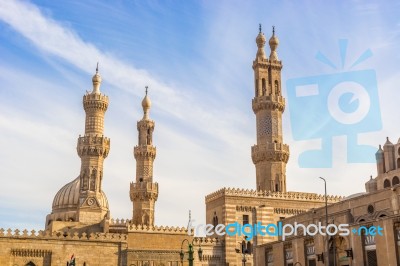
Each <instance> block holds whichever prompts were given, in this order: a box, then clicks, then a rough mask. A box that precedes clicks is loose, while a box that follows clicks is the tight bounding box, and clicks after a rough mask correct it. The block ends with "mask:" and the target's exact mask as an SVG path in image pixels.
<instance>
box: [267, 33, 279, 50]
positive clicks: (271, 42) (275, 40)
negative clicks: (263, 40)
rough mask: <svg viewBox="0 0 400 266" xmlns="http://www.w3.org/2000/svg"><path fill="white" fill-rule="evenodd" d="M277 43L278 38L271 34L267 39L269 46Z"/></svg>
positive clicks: (274, 45)
mask: <svg viewBox="0 0 400 266" xmlns="http://www.w3.org/2000/svg"><path fill="white" fill-rule="evenodd" d="M278 45H279V39H278V38H277V37H276V36H275V34H273V35H272V36H271V38H270V39H269V46H270V47H271V49H272V47H275V48H276V47H277V46H278Z"/></svg>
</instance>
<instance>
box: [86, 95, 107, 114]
mask: <svg viewBox="0 0 400 266" xmlns="http://www.w3.org/2000/svg"><path fill="white" fill-rule="evenodd" d="M107 107H108V96H106V95H104V94H100V93H88V94H86V95H84V96H83V108H84V109H85V111H88V110H97V109H100V110H102V111H104V112H105V111H106V110H107Z"/></svg>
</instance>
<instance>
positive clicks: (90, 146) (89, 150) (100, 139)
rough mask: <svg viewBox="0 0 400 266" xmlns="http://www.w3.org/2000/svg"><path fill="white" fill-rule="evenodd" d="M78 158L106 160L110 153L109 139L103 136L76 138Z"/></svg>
mask: <svg viewBox="0 0 400 266" xmlns="http://www.w3.org/2000/svg"><path fill="white" fill-rule="evenodd" d="M76 150H77V152H78V155H79V157H82V156H98V157H103V158H106V157H107V156H108V152H109V151H110V139H109V138H106V137H104V136H97V135H96V136H91V135H86V136H83V137H79V138H78V145H77V147H76Z"/></svg>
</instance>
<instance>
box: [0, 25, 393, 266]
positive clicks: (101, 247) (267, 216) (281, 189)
mask: <svg viewBox="0 0 400 266" xmlns="http://www.w3.org/2000/svg"><path fill="white" fill-rule="evenodd" d="M266 42H267V39H266V37H265V35H264V33H263V32H262V31H261V27H260V30H259V33H258V35H257V37H256V44H257V53H256V56H255V59H254V61H253V64H252V68H253V70H254V98H253V99H252V109H253V111H254V114H255V116H256V127H257V130H256V132H257V135H256V144H255V145H254V146H253V147H251V157H252V160H253V163H254V165H255V168H256V177H255V186H254V190H248V189H241V188H221V189H219V190H217V191H215V192H212V193H210V194H208V195H206V196H205V204H206V222H207V223H211V224H213V225H217V224H224V225H227V224H231V223H234V222H238V223H240V224H243V225H245V224H256V223H258V222H261V223H262V224H277V223H278V222H282V223H291V222H294V221H305V222H308V223H310V221H324V219H325V218H326V216H324V212H323V210H324V208H323V207H324V206H325V201H326V202H327V203H328V204H329V208H330V210H329V213H330V214H331V216H332V217H331V216H330V217H329V218H330V219H332V218H335V222H337V221H339V220H340V219H348V220H343V221H347V222H349V223H350V224H352V226H353V227H355V226H356V225H357V224H358V223H363V224H364V223H368V224H375V223H379V224H382V226H392V227H393V226H397V224H398V223H399V222H398V221H400V217H399V214H398V211H399V203H398V201H399V194H400V192H398V191H397V189H396V188H397V187H399V185H398V183H399V179H398V177H397V179H396V178H395V177H392V175H393V174H395V173H397V171H398V169H400V168H399V165H400V163H399V162H400V159H399V158H397V157H400V155H398V154H400V153H398V152H397V150H398V149H399V145H400V144H396V145H393V144H390V143H388V142H387V144H385V146H384V149H383V150H382V149H379V151H378V153H377V161H378V177H377V178H376V179H371V180H370V181H368V182H367V193H365V194H362V195H359V196H358V197H355V198H354V197H353V198H342V197H338V196H327V197H326V198H325V197H324V196H321V195H318V194H315V193H305V192H290V191H287V190H286V185H287V184H286V164H287V162H288V160H289V156H290V151H289V146H288V145H286V144H285V143H284V141H283V132H282V114H283V112H284V110H285V99H284V97H283V96H282V87H281V86H282V81H281V70H282V61H281V60H279V57H278V53H277V48H278V45H279V40H278V38H277V36H276V34H275V30H273V32H272V36H271V37H270V39H269V42H268V44H269V47H270V49H269V56H267V54H266V52H265V44H266ZM92 82H93V89H92V91H91V92H87V93H86V94H85V95H84V96H83V108H84V110H85V113H86V119H85V132H84V134H83V135H82V136H79V137H78V141H77V153H78V155H79V157H80V158H81V168H80V170H79V174H78V176H77V177H76V178H75V179H73V180H72V181H70V182H69V183H67V184H66V185H64V186H63V187H62V188H61V189H60V190H59V191H58V192H57V193H56V194H55V197H54V200H53V203H52V209H51V212H50V213H49V214H48V215H47V216H46V218H45V228H44V230H42V231H39V232H36V231H34V230H32V231H27V230H15V231H12V230H5V229H0V265H10V266H26V265H30V266H32V265H36V266H39V265H43V266H49V265H66V264H67V263H70V262H72V260H71V256H72V255H73V256H74V259H73V260H74V262H75V265H79V266H81V265H85V266H88V265H109V266H115V265H118V266H120V265H121V266H178V265H180V264H182V265H203V266H206V265H210V266H211V265H212V266H219V265H221V266H222V265H229V266H235V265H236V266H238V265H247V266H251V265H268V266H271V265H296V264H294V263H297V262H298V263H300V265H310V266H312V265H326V264H324V262H322V260H321V258H323V257H326V255H327V254H328V253H329V252H331V253H332V252H333V250H335V249H336V250H337V252H336V253H335V255H334V254H333V253H332V255H331V256H330V257H331V258H333V256H336V257H338V259H340V258H341V257H340V256H342V255H343V254H344V253H345V251H344V250H346V248H347V249H349V248H350V247H351V246H352V245H353V244H354V243H356V242H357V241H358V242H357V243H358V244H360V243H361V242H362V241H361V240H359V238H360V237H359V238H357V237H356V236H352V238H351V239H350V238H348V239H347V238H346V239H344V240H341V241H342V242H341V243H345V245H344V246H343V247H342V246H340V245H339V244H337V245H336V246H335V245H333V244H330V246H331V249H329V248H328V249H327V250H330V251H329V252H327V253H325V254H324V250H325V249H326V245H325V246H324V241H323V239H322V238H321V236H315V237H311V238H310V237H297V238H296V237H293V238H289V240H286V241H283V240H282V239H281V238H279V237H276V236H268V235H265V236H262V235H258V236H254V237H253V238H252V239H251V240H250V239H248V238H246V237H243V236H239V235H236V236H228V235H224V236H218V235H213V236H211V237H194V236H193V235H192V234H191V232H188V229H187V228H180V227H169V226H162V225H156V224H155V222H154V221H155V211H154V210H155V208H154V206H155V204H156V201H157V198H158V192H159V189H162V187H159V185H158V183H157V182H156V181H157V180H155V179H154V178H153V166H154V162H155V158H156V154H157V149H156V147H155V146H154V143H153V133H154V132H155V130H156V123H155V121H153V120H152V119H151V115H150V110H151V106H152V104H151V101H150V96H149V95H148V93H147V88H146V95H145V97H144V99H143V101H142V107H143V117H142V118H141V119H140V120H139V121H138V122H137V130H138V143H137V145H136V146H135V147H134V158H135V160H136V179H135V180H134V181H133V182H131V183H130V187H129V195H130V200H131V201H132V206H133V207H132V217H131V219H129V220H123V219H121V220H119V219H111V218H110V217H111V216H110V209H109V205H108V201H107V197H106V194H105V193H104V192H103V190H102V188H103V187H102V181H103V178H107V176H103V163H104V160H105V159H106V158H107V155H108V153H109V150H110V139H109V138H107V137H106V136H104V116H105V114H106V111H107V108H108V106H109V99H108V96H106V95H104V94H103V93H102V92H101V90H100V85H101V82H102V78H101V76H100V74H99V71H98V68H97V69H96V73H95V75H94V76H93V78H92ZM159 148H161V149H162V147H159ZM389 151H390V152H389ZM399 171H400V170H399ZM397 175H398V174H397ZM386 180H388V181H386ZM66 181H67V180H66ZM127 189H128V188H127ZM367 202H368V204H370V205H372V207H370V205H368V204H367ZM364 205H365V206H367V205H368V207H365V210H364V209H363V208H364V207H363V206H364ZM394 216H396V217H397V218H393V217H394ZM336 217H337V218H336ZM339 217H341V218H339ZM346 217H347V218H346ZM349 217H350V218H349ZM371 219H372V220H371ZM374 219H378V220H379V222H375V221H376V220H374ZM396 219H397V220H396ZM386 220H389V221H390V222H386ZM385 228H386V227H385ZM393 228H394V227H393ZM396 228H397V227H396ZM393 230H394V229H393ZM393 230H392V232H393ZM396 230H397V229H396ZM397 232H398V231H397ZM397 235H398V236H400V233H399V234H397ZM385 237H386V238H388V237H391V238H390V241H392V242H393V244H394V243H395V240H394V238H395V235H394V234H390V235H386V236H385ZM334 241H339V240H330V242H329V243H333V242H334ZM343 241H344V242H343ZM374 241H375V238H374ZM396 241H397V242H396V243H400V238H399V237H398V238H397V240H396ZM378 243H381V244H382V245H383V240H378V238H377V239H376V248H375V249H376V252H377V253H375V256H376V254H378V258H380V256H379V254H381V255H385V256H383V257H384V258H380V259H378V261H379V260H385V259H388V260H389V258H392V257H393V256H394V257H396V256H397V257H396V258H398V256H399V255H398V254H399V250H400V248H399V249H393V250H392V249H391V251H390V252H392V253H390V254H389V255H390V257H388V256H387V255H388V254H386V253H384V251H382V248H381V249H379V248H378ZM358 244H357V245H358ZM338 247H340V248H341V249H340V250H339V249H337V248H338ZM352 247H353V249H352V252H353V253H352V254H353V255H352V256H353V257H352V260H350V259H347V260H342V262H345V263H347V264H337V265H364V264H363V263H364V261H365V260H364V259H365V258H367V257H366V256H367V255H365V254H367V253H368V250H371V249H368V250H367V249H366V248H365V246H362V245H361V246H360V250H361V251H356V250H355V247H356V244H354V245H353V246H352ZM357 247H358V246H357ZM396 247H397V244H396ZM399 247H400V246H399ZM363 250H367V251H366V252H367V253H365V252H364V251H363ZM359 252H361V253H359ZM379 252H381V253H379ZM388 252H389V251H388ZM329 254H330V253H329ZM338 254H339V255H338ZM368 254H370V253H368ZM319 255H320V256H319ZM392 255H393V256H392ZM368 256H369V255H368ZM371 256H372V255H371ZM347 258H349V257H347ZM325 261H327V260H326V259H325ZM354 261H357V263H355V262H354ZM399 261H400V260H399V259H397V262H399ZM361 262H363V263H361ZM391 263H392V264H381V263H379V265H396V264H395V260H391ZM393 263H394V264H393ZM332 265H333V264H332ZM365 265H373V264H365Z"/></svg>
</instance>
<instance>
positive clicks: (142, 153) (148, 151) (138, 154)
mask: <svg viewBox="0 0 400 266" xmlns="http://www.w3.org/2000/svg"><path fill="white" fill-rule="evenodd" d="M156 152H157V149H156V147H154V146H152V145H139V146H135V148H134V149H133V154H134V156H135V159H138V158H145V159H149V158H150V159H153V160H154V159H155V158H156Z"/></svg>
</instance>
